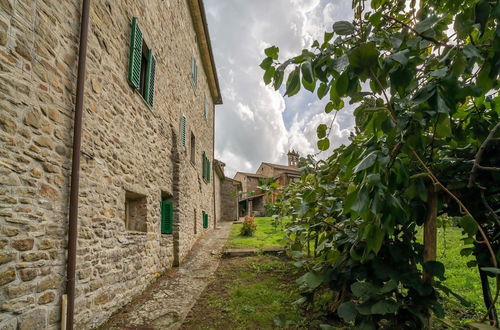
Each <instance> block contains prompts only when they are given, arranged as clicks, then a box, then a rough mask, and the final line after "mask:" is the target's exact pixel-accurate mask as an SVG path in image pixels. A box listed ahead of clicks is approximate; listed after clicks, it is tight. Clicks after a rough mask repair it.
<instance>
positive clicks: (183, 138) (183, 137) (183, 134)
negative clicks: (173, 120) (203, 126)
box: [181, 115, 186, 151]
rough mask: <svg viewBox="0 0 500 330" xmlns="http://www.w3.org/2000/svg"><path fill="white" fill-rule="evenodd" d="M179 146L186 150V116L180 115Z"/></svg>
mask: <svg viewBox="0 0 500 330" xmlns="http://www.w3.org/2000/svg"><path fill="white" fill-rule="evenodd" d="M181 146H182V151H186V116H184V115H182V116H181Z"/></svg>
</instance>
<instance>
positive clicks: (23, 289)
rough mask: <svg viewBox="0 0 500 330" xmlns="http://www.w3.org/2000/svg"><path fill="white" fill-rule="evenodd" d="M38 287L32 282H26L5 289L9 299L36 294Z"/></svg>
mask: <svg viewBox="0 0 500 330" xmlns="http://www.w3.org/2000/svg"><path fill="white" fill-rule="evenodd" d="M35 287H36V285H35V284H34V283H31V282H24V283H21V284H17V285H10V286H8V287H7V288H6V289H5V293H6V294H7V296H8V297H9V298H18V297H22V296H26V295H28V294H30V293H34V292H35Z"/></svg>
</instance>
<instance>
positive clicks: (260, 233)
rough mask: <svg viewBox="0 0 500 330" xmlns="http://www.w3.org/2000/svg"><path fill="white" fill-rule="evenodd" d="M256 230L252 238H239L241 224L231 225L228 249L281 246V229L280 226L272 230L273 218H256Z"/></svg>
mask: <svg viewBox="0 0 500 330" xmlns="http://www.w3.org/2000/svg"><path fill="white" fill-rule="evenodd" d="M255 222H256V223H257V230H256V231H255V233H254V235H253V236H241V235H240V230H241V226H242V224H240V223H236V224H233V227H232V228H231V234H230V236H229V240H228V242H227V244H226V248H229V249H244V248H258V249H265V248H278V247H282V246H283V242H282V240H283V227H282V225H280V226H278V227H277V228H274V226H273V218H271V217H256V218H255Z"/></svg>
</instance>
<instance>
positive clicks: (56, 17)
mask: <svg viewBox="0 0 500 330" xmlns="http://www.w3.org/2000/svg"><path fill="white" fill-rule="evenodd" d="M80 6H81V1H79V0H68V1H56V0H45V1H42V0H0V72H1V73H0V162H1V164H2V166H1V167H0V227H1V231H0V249H1V250H0V286H1V287H0V308H1V313H0V329H3V328H8V327H9V326H12V327H13V328H14V329H15V327H16V326H18V327H19V329H44V328H48V329H57V328H59V322H60V321H59V320H60V312H59V311H60V301H61V295H62V294H63V292H64V290H65V266H66V260H65V253H66V250H65V249H66V228H67V208H68V202H67V200H68V186H69V180H68V177H69V168H70V157H71V144H72V137H71V135H72V116H73V107H74V93H75V85H76V64H77V63H76V61H77V50H78V41H79V27H80V23H79V22H80ZM132 16H136V17H138V20H139V24H140V26H141V29H142V32H143V35H144V39H145V41H146V43H147V45H148V46H149V47H150V48H151V49H153V51H154V52H155V55H156V60H157V68H156V70H157V74H156V94H155V106H154V107H153V108H149V107H148V106H147V105H146V103H145V102H144V100H143V99H142V97H141V95H139V94H138V93H136V92H134V91H133V90H132V89H131V88H130V87H129V85H128V83H127V70H128V57H129V43H130V20H131V18H132ZM195 40H196V37H195V32H194V29H193V25H192V21H191V16H190V13H189V9H188V7H187V3H186V1H185V0H165V1H147V0H141V1H120V2H116V1H111V0H103V1H93V2H92V5H91V12H90V29H89V44H88V57H87V73H86V78H87V83H86V86H85V88H86V90H85V103H84V118H83V136H82V141H83V142H82V156H81V161H82V167H81V179H80V198H79V200H80V207H79V231H78V251H77V282H76V290H77V292H76V293H77V298H76V301H75V305H76V306H78V308H77V309H76V313H77V314H76V318H75V323H76V328H77V329H89V328H91V327H94V326H97V325H99V324H100V323H102V322H103V321H104V320H105V319H106V318H108V317H109V316H110V315H111V314H112V313H113V312H114V311H115V310H117V309H118V308H119V307H121V306H123V305H124V304H125V303H127V302H128V301H129V300H130V299H131V298H132V297H133V296H134V295H135V294H138V293H140V292H141V291H142V290H143V289H144V288H145V287H146V286H147V285H148V284H149V283H150V282H151V281H152V280H154V279H155V278H156V277H157V276H158V274H159V273H161V272H162V271H164V270H166V269H167V268H168V267H171V265H172V264H174V263H176V261H177V262H179V261H182V259H183V258H184V257H185V256H186V254H187V252H188V251H189V250H190V248H191V246H192V244H193V243H194V242H195V240H196V239H197V238H198V237H199V236H200V235H203V234H204V233H205V232H206V231H207V230H203V229H202V221H201V219H202V211H205V212H207V213H208V214H209V215H210V223H213V221H211V220H213V214H214V209H213V208H214V207H213V185H212V183H208V182H205V181H204V180H203V179H202V177H201V171H202V170H201V154H202V152H203V151H205V152H206V154H207V156H208V157H209V159H210V160H211V161H212V159H211V157H212V155H213V130H212V129H213V127H212V125H213V115H214V113H213V103H212V100H211V98H210V93H209V90H208V85H207V80H206V76H205V74H204V70H203V67H202V66H201V63H202V62H201V59H200V53H199V50H198V47H197V44H196V41H195ZM193 56H195V58H196V59H197V63H198V85H197V88H193V86H192V84H191V80H190V72H191V59H192V57H193ZM205 95H206V96H207V99H208V102H209V117H208V120H206V119H205V118H204V116H203V109H204V102H205V101H204V100H205ZM181 114H184V115H185V116H186V118H187V128H188V129H187V132H191V131H193V133H194V134H195V136H196V141H197V146H196V162H195V164H192V163H191V162H190V160H189V150H187V152H183V151H181V148H180V146H179V144H180V139H179V129H180V128H179V127H180V116H181ZM188 136H189V135H188ZM188 149H189V145H188ZM211 178H213V173H212V175H211ZM127 191H128V192H131V193H135V194H141V195H144V196H146V211H147V213H146V219H145V221H146V223H147V232H133V231H127V230H126V226H125V194H126V192H127ZM162 198H173V200H174V207H175V211H174V235H161V234H160V201H161V199H162ZM195 211H196V213H197V214H194V212H195ZM196 218H197V220H198V221H197V230H196V232H197V234H196V235H195V228H194V224H195V221H194V220H195V219H196Z"/></svg>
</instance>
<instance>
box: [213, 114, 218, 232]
mask: <svg viewBox="0 0 500 330" xmlns="http://www.w3.org/2000/svg"><path fill="white" fill-rule="evenodd" d="M212 112H213V116H212V188H213V191H214V193H213V194H214V229H216V227H217V202H216V199H215V194H216V191H215V175H216V174H215V170H214V168H215V166H214V165H215V104H214V110H213V111H212Z"/></svg>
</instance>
